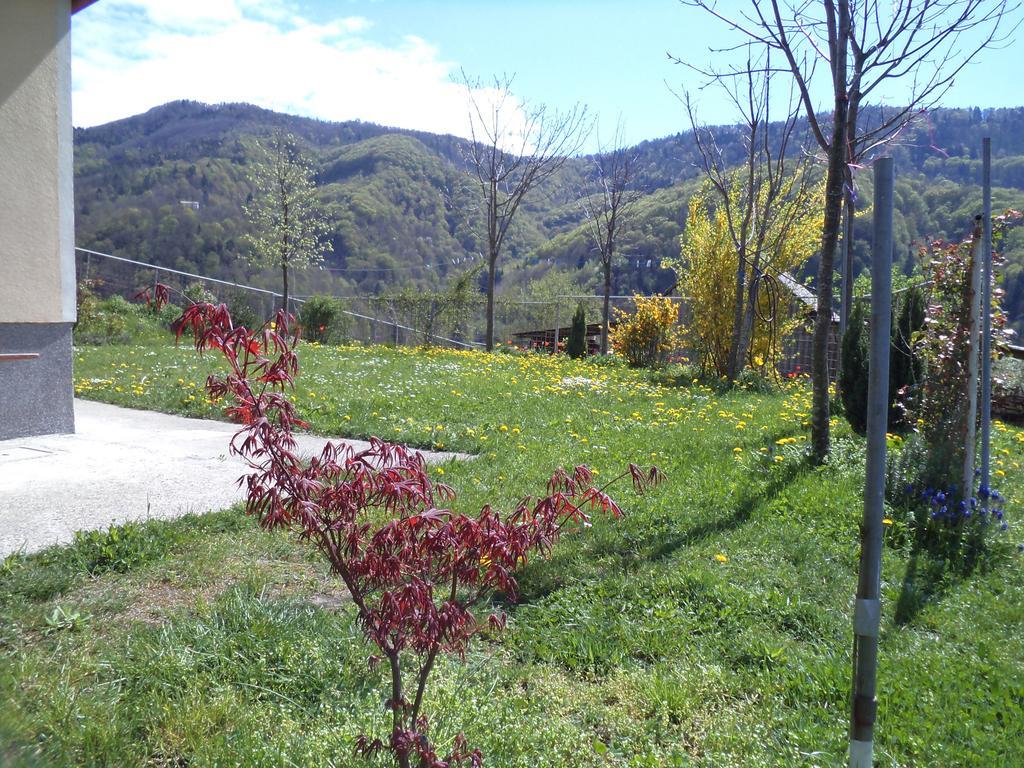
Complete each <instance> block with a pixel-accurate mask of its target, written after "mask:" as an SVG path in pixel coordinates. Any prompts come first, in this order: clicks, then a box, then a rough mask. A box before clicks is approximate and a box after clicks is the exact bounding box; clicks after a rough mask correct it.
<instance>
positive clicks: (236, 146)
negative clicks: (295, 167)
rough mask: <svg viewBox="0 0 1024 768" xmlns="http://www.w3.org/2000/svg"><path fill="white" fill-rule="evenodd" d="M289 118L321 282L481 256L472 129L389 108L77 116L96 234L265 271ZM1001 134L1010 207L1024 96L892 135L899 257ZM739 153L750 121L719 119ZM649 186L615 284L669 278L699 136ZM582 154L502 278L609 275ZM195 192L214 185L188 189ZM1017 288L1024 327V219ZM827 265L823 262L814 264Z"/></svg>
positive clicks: (959, 225)
mask: <svg viewBox="0 0 1024 768" xmlns="http://www.w3.org/2000/svg"><path fill="white" fill-rule="evenodd" d="M277 127H283V128H286V129H287V130H288V131H290V132H292V133H294V134H295V135H296V136H298V137H299V139H300V141H301V142H302V144H303V146H304V148H305V150H306V151H307V152H308V153H309V155H310V157H311V158H312V160H313V162H314V165H315V167H316V169H317V174H318V178H317V181H318V185H319V188H320V196H321V199H322V201H323V203H324V206H325V209H326V211H327V213H328V215H329V217H330V220H331V222H332V252H331V254H330V255H329V257H328V259H327V261H326V264H325V267H326V269H325V270H323V271H316V272H315V273H310V274H308V275H307V276H306V277H305V278H304V280H305V283H304V288H305V289H306V290H310V291H312V290H330V291H333V292H336V293H345V294H374V293H377V292H379V291H380V290H381V289H383V288H385V287H386V286H389V285H396V284H399V285H407V284H412V285H418V286H423V287H425V286H437V285H439V284H441V283H443V282H444V281H445V280H447V279H448V277H449V276H450V275H452V274H456V273H460V272H461V271H463V270H464V269H466V268H468V267H469V266H470V265H471V264H472V263H473V262H474V260H476V261H478V260H479V253H480V252H481V251H482V250H483V248H482V242H481V238H480V235H479V221H480V216H479V208H478V206H477V204H476V202H475V198H474V196H473V193H472V192H473V190H472V184H471V182H472V179H471V177H470V176H469V174H468V173H467V168H466V167H465V165H464V163H463V160H462V158H463V153H462V151H461V150H462V149H463V148H464V147H465V141H464V140H462V139H459V138H456V137H453V136H439V135H436V134H431V133H424V132H418V131H408V130H398V129H392V128H385V127H382V126H378V125H373V124H371V123H363V122H358V121H355V122H344V123H331V122H324V121H320V120H313V119H309V118H302V117H295V116H292V115H284V114H280V113H276V112H271V111H269V110H265V109H261V108H258V107H254V106H251V105H247V104H225V105H217V106H211V105H206V104H200V103H197V102H172V103H169V104H165V105H163V106H160V107H156V108H154V109H152V110H150V111H148V112H146V113H144V114H141V115H136V116H134V117H130V118H126V119H124V120H119V121H116V122H113V123H109V124H106V125H102V126H97V127H93V128H86V129H76V130H75V193H76V208H77V219H76V230H77V233H76V236H77V242H78V244H79V245H82V246H85V247H90V248H94V249H96V250H100V251H106V252H112V253H115V254H118V255H123V256H127V257H131V258H137V259H139V260H142V261H146V262H150V263H154V264H159V265H164V266H170V267H174V268H178V269H182V270H185V271H190V272H199V273H202V274H207V275H210V276H215V277H223V278H232V279H253V278H252V277H251V275H250V270H249V269H248V268H247V267H246V265H245V263H244V261H243V260H242V259H241V258H240V256H241V255H242V245H241V235H243V234H244V233H245V231H246V223H245V220H244V217H243V215H242V204H243V203H244V202H245V201H246V199H247V198H248V196H249V195H250V194H251V191H252V190H251V189H250V187H249V185H248V183H247V181H246V166H247V164H248V163H249V162H250V161H251V158H252V157H253V148H254V140H255V138H256V137H260V136H265V135H267V134H268V133H270V132H271V131H272V130H273V129H275V128H277ZM983 135H990V136H991V137H992V140H993V148H994V162H993V179H994V183H995V185H996V192H995V207H996V208H997V209H999V208H1001V207H1007V206H1014V207H1018V208H1020V207H1024V108H1014V109H998V110H985V111H982V110H980V109H976V108H975V109H956V110H945V109H943V110H938V111H936V112H934V113H931V114H929V115H928V116H927V119H926V120H922V121H921V122H920V123H919V124H918V126H917V127H916V128H915V129H914V130H912V131H909V132H908V133H907V134H906V135H904V136H903V137H902V138H901V143H900V145H899V146H896V147H893V148H892V154H893V155H894V157H895V158H896V165H897V172H898V181H897V208H898V211H897V221H896V225H897V236H896V241H897V252H896V255H897V259H898V261H899V262H900V263H901V264H902V266H903V267H904V269H906V270H907V271H908V272H909V271H910V269H911V268H912V267H913V261H914V256H913V254H914V252H915V247H914V244H915V243H920V242H924V241H926V240H929V239H933V238H940V237H946V238H952V237H958V236H960V235H961V234H962V233H964V232H965V231H967V230H968V229H969V227H970V222H971V219H972V217H973V216H974V215H975V213H977V212H978V211H979V210H980V188H979V186H978V184H977V179H979V178H980V159H979V155H980V146H981V137H982V136H983ZM716 136H717V138H718V141H719V144H720V145H721V146H722V147H723V149H724V151H725V153H726V155H727V157H730V158H734V159H736V160H738V159H739V158H740V157H741V154H742V144H741V142H740V137H739V134H738V132H737V131H736V129H735V128H730V127H722V128H719V129H716ZM633 151H634V152H635V154H636V158H637V166H638V168H639V169H640V184H641V187H642V189H643V191H644V197H643V199H642V200H641V202H640V203H639V205H638V207H637V211H636V214H637V215H636V217H635V226H634V227H633V228H632V230H631V231H630V232H628V233H626V234H625V237H624V238H623V241H622V253H623V254H624V258H623V259H622V260H621V262H620V264H618V265H617V266H616V269H615V291H616V292H618V293H630V292H635V291H640V292H651V291H656V290H664V289H666V288H667V287H669V286H670V285H671V284H672V283H673V282H674V277H673V275H672V273H671V272H669V271H668V270H663V269H660V266H659V265H660V261H661V259H662V258H663V257H664V256H666V255H668V254H674V253H676V252H677V251H678V248H679V237H680V235H681V233H682V231H683V225H684V223H685V222H684V219H685V213H686V204H687V201H688V199H689V196H690V195H691V194H692V193H693V191H694V190H696V189H697V188H698V186H699V183H700V174H699V170H698V164H697V160H698V156H697V154H696V147H695V145H694V142H693V141H692V137H691V136H690V135H689V134H688V133H680V134H677V135H675V136H669V137H665V138H662V139H655V140H651V141H645V142H642V143H641V144H639V145H637V146H636V147H635V148H634V149H633ZM589 170H590V163H589V162H588V159H587V158H573V159H571V160H570V161H569V162H568V163H567V164H566V165H565V167H564V168H563V170H562V172H561V173H559V174H558V175H556V176H555V177H553V178H552V179H551V180H550V182H549V183H548V184H547V186H546V187H545V188H543V189H540V190H537V193H536V194H534V195H532V196H531V197H529V198H527V201H526V203H525V204H524V208H523V210H522V211H521V214H520V216H519V218H518V221H517V224H516V226H515V230H514V232H512V234H511V238H510V240H509V242H508V246H507V250H506V256H505V258H504V260H503V263H502V264H501V278H502V279H501V282H500V284H499V290H504V291H509V290H512V289H514V288H520V289H521V288H523V287H524V286H525V285H526V284H528V282H529V281H530V280H534V279H538V278H539V277H540V276H542V275H543V274H545V273H547V272H550V271H552V270H558V271H563V272H565V273H567V274H568V275H570V276H571V277H572V278H573V279H574V280H575V281H576V282H577V283H578V284H579V286H580V288H581V289H582V290H592V289H593V288H594V284H595V283H594V281H595V280H596V274H595V271H594V269H593V266H592V265H591V264H590V263H589V262H588V258H589V256H590V255H591V244H590V243H589V241H588V240H587V238H586V233H585V231H584V229H583V228H582V227H581V226H580V225H581V214H580V211H579V207H578V205H577V203H576V200H577V199H578V195H579V190H580V188H581V187H582V186H583V183H584V181H585V179H586V175H587V174H588V173H589ZM858 183H859V186H860V198H861V200H862V201H863V207H864V208H865V212H864V213H863V214H862V215H861V216H860V217H859V221H858V229H857V239H856V242H855V255H856V258H857V263H858V266H859V267H860V268H863V267H864V266H865V265H866V263H867V259H868V255H869V252H870V250H869V249H870V240H869V238H870V222H869V216H870V213H869V212H868V211H867V210H866V208H867V203H868V202H869V201H870V174H868V173H861V174H860V175H859V180H858ZM181 201H191V202H192V203H198V209H196V208H195V206H194V205H183V204H182V202H181ZM1005 247H1006V250H1007V253H1008V256H1009V262H1010V263H1009V264H1008V266H1007V269H1006V281H1005V288H1006V291H1007V296H1006V304H1007V307H1008V309H1009V310H1010V315H1011V318H1012V319H1013V321H1014V323H1015V324H1017V325H1018V326H1019V327H1021V330H1024V232H1014V233H1013V234H1012V235H1011V236H1010V237H1009V238H1008V239H1007V242H1006V244H1005ZM812 270H813V265H810V267H809V272H808V275H806V276H804V277H807V276H809V275H810V274H812Z"/></svg>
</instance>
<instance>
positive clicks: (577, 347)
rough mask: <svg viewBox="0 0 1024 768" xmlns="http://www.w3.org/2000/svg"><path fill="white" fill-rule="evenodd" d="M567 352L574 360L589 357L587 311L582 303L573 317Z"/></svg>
mask: <svg viewBox="0 0 1024 768" xmlns="http://www.w3.org/2000/svg"><path fill="white" fill-rule="evenodd" d="M565 351H566V352H567V353H568V354H569V357H571V358H574V359H579V358H581V357H586V356H587V310H586V309H585V308H584V306H583V302H582V301H581V302H580V303H579V304H577V305H576V314H574V315H573V316H572V327H571V328H570V329H569V343H568V344H567V345H566V348H565Z"/></svg>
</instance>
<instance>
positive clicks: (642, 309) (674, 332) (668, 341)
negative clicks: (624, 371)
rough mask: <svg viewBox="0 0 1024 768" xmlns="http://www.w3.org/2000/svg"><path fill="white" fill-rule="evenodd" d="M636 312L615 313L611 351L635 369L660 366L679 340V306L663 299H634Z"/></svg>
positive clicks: (657, 297) (662, 297)
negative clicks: (623, 358)
mask: <svg viewBox="0 0 1024 768" xmlns="http://www.w3.org/2000/svg"><path fill="white" fill-rule="evenodd" d="M633 301H634V303H635V304H636V312H633V313H629V312H625V311H623V310H621V309H616V310H615V320H616V322H615V325H614V327H613V328H612V329H611V343H612V349H614V350H615V351H616V352H617V353H618V354H620V355H622V356H623V357H625V358H626V360H627V361H628V362H629V364H630V365H632V366H633V367H635V368H651V367H654V366H656V365H661V364H662V363H664V362H665V361H666V360H667V359H668V355H669V353H670V352H672V351H673V350H674V349H677V348H678V347H679V346H680V345H681V344H682V340H683V331H682V329H681V328H679V327H678V325H677V323H678V321H679V305H678V304H676V303H675V302H674V301H672V299H670V298H668V297H666V296H634V297H633Z"/></svg>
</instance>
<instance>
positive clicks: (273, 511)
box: [178, 304, 662, 768]
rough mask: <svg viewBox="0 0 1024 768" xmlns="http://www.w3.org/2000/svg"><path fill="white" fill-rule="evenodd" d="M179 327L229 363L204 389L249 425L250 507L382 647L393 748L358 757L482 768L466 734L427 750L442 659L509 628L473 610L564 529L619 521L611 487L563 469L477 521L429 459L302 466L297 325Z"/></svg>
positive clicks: (640, 479) (655, 477)
mask: <svg viewBox="0 0 1024 768" xmlns="http://www.w3.org/2000/svg"><path fill="white" fill-rule="evenodd" d="M178 328H179V330H178V334H179V337H180V335H181V333H183V332H185V330H186V329H189V330H191V332H192V335H193V337H194V339H195V345H196V349H197V350H199V351H200V352H202V351H204V350H210V349H216V350H219V351H220V352H221V353H222V354H223V355H224V358H225V359H226V360H227V363H228V370H227V373H226V374H225V375H223V376H210V378H209V379H208V380H207V384H206V387H207V391H208V393H209V395H210V396H211V397H212V398H214V399H216V400H220V399H226V400H228V401H229V405H228V408H227V413H228V415H229V416H231V417H232V418H234V419H237V420H238V421H239V422H241V425H242V426H241V428H240V429H239V431H238V432H237V434H236V435H235V436H234V438H233V439H232V441H231V451H232V453H234V454H236V455H239V456H241V457H243V458H244V459H245V460H246V461H247V462H248V464H249V466H250V468H251V472H250V473H249V474H248V475H247V476H246V477H244V478H243V479H241V480H240V481H239V482H240V483H243V482H244V484H245V486H246V490H247V502H246V510H247V512H248V513H249V514H251V515H253V516H255V517H256V518H257V519H258V520H259V523H260V525H262V526H263V527H265V528H289V529H292V530H294V531H296V532H297V533H298V535H299V537H300V538H301V539H303V540H306V541H309V542H311V543H312V544H313V545H315V546H316V547H317V549H319V550H320V552H322V553H323V555H324V556H325V557H326V558H327V561H328V562H329V564H330V567H331V570H332V571H333V572H334V573H335V574H337V576H338V577H340V578H341V580H342V581H343V582H344V583H345V586H346V587H347V588H348V591H349V593H350V594H351V597H352V602H353V603H354V605H355V608H356V610H357V614H358V621H359V624H360V626H361V627H362V629H363V632H364V633H365V635H366V637H367V638H368V639H369V640H370V641H371V642H372V643H373V644H374V645H376V646H377V648H378V649H379V653H380V655H379V656H374V657H372V658H371V660H370V661H371V665H372V666H375V665H376V664H377V663H379V662H381V661H384V662H386V663H387V667H388V669H389V671H390V676H391V697H390V699H389V700H388V702H387V706H388V707H389V708H390V710H391V711H392V714H393V720H392V728H391V734H390V738H389V739H388V740H387V742H386V744H385V743H384V742H383V741H381V740H380V739H371V738H369V737H367V736H361V737H360V738H359V742H358V750H359V751H360V752H362V753H364V754H370V753H373V752H374V751H377V750H380V749H385V748H386V749H388V750H390V751H391V753H392V754H393V755H394V758H395V760H396V762H397V764H398V766H400V768H410V767H411V766H414V765H415V766H419V767H420V768H445V767H446V766H461V765H470V766H479V765H481V764H482V756H481V753H480V751H479V750H478V749H470V748H469V747H468V745H467V744H466V740H465V738H464V737H463V736H462V735H461V734H460V735H459V736H458V737H457V738H456V739H455V741H454V744H453V746H452V749H451V751H450V752H449V754H447V755H446V756H445V757H443V758H442V757H440V756H439V755H438V753H437V752H436V750H435V747H434V745H433V744H432V743H431V741H430V738H429V736H428V730H429V724H428V720H427V717H426V716H425V715H424V713H423V711H422V708H423V699H424V692H425V690H426V685H427V680H428V678H429V676H430V672H431V669H432V668H433V666H434V662H435V660H436V659H437V655H438V654H439V653H441V652H442V651H443V652H445V653H452V654H456V655H459V656H461V655H463V654H464V653H465V650H466V647H467V644H468V643H469V641H470V639H471V638H472V637H473V636H474V635H476V634H477V633H478V632H480V631H481V630H482V629H483V628H484V627H486V626H488V625H490V626H492V627H494V628H501V627H502V626H504V621H505V617H504V615H503V614H501V613H490V614H489V616H488V617H487V619H486V620H482V616H480V615H479V614H478V612H477V610H475V609H478V608H480V607H481V606H482V605H483V604H484V603H485V601H486V600H487V598H488V597H489V596H490V595H491V594H493V593H494V592H496V591H500V592H502V593H503V594H504V595H505V596H507V597H508V598H509V599H511V600H515V599H516V595H517V584H516V579H515V573H516V571H518V570H519V569H520V568H522V567H523V565H524V564H525V563H526V562H527V560H528V558H529V557H530V555H531V554H535V553H536V554H539V555H541V556H545V555H547V554H548V553H549V552H550V551H551V547H552V546H553V545H554V544H555V542H556V541H558V538H559V537H560V535H561V534H562V533H563V531H565V530H567V528H570V527H576V526H581V525H582V526H585V525H587V524H588V523H589V516H588V514H587V512H586V511H585V510H593V509H598V510H601V511H603V512H609V513H611V514H612V515H615V516H619V515H621V510H620V509H619V507H618V505H617V504H616V503H615V502H614V501H613V500H612V499H611V498H610V497H609V496H608V495H607V494H606V493H605V492H604V491H605V488H607V485H605V486H604V487H602V488H598V487H596V486H595V485H594V476H593V473H592V472H591V471H590V470H589V469H587V468H586V467H576V468H575V469H574V470H573V471H571V472H569V471H566V470H563V469H559V470H558V471H557V472H555V474H554V475H553V476H552V478H551V481H550V482H549V483H548V487H547V493H546V495H544V496H542V497H541V498H536V499H534V498H526V499H524V500H522V501H521V502H519V504H517V505H516V507H515V508H514V509H513V510H512V511H511V512H510V513H508V514H500V513H499V512H497V511H495V510H494V509H492V508H491V507H490V506H485V507H484V508H483V509H482V510H481V511H480V514H479V515H477V516H475V517H469V516H467V515H463V514H455V513H453V512H452V511H451V510H449V509H447V508H446V507H445V504H447V503H449V502H451V501H452V500H453V499H454V498H455V493H454V491H453V490H452V489H451V488H450V487H448V486H447V485H444V484H441V483H434V482H433V481H431V479H430V477H429V475H428V474H427V468H426V464H425V462H424V460H423V457H422V455H421V454H419V453H418V452H415V451H411V450H408V449H406V448H404V447H403V446H400V445H392V444H389V443H386V442H383V441H381V440H378V439H373V440H371V441H370V447H369V448H367V449H365V450H361V451H356V450H353V449H352V448H351V447H350V446H346V445H339V444H336V443H328V444H327V445H326V446H325V447H324V449H323V451H322V452H321V453H320V455H318V456H314V457H313V458H311V459H309V460H303V459H302V458H300V457H299V455H298V454H297V453H296V442H295V438H294V435H293V431H294V430H295V428H297V427H305V426H306V424H304V423H303V422H302V421H301V420H300V419H299V418H298V416H297V413H296V409H295V406H294V404H293V403H292V402H291V401H290V400H289V399H288V398H287V397H286V396H285V390H286V389H287V388H288V387H289V386H290V385H292V383H293V382H294V379H295V377H296V375H297V373H298V367H299V366H298V361H297V359H296V356H295V351H294V348H295V344H296V342H297V341H298V330H297V326H296V325H295V323H294V319H293V318H292V317H290V316H288V315H286V314H284V313H283V312H279V313H278V315H277V318H276V321H275V322H274V323H271V324H267V325H265V326H264V327H262V328H260V329H258V330H255V331H250V330H248V329H246V328H244V327H235V326H233V325H232V322H231V317H230V315H229V313H228V310H227V308H226V307H225V306H223V305H221V306H216V307H215V306H213V305H211V304H195V305H193V306H191V307H189V308H188V309H186V310H185V312H184V314H183V315H182V317H181V320H180V321H179V323H178ZM626 475H630V476H631V477H632V480H633V485H634V487H635V489H636V490H637V492H638V493H643V492H644V491H646V490H647V489H649V488H650V487H652V486H654V485H656V484H657V483H658V482H659V481H660V480H661V478H662V475H661V473H660V472H659V471H658V469H657V468H655V467H652V468H650V469H648V470H642V469H641V468H639V467H637V466H636V465H630V467H629V470H628V471H627V472H624V473H623V475H621V477H625V476H626ZM616 479H619V478H616ZM612 482H614V481H612ZM482 610H483V612H484V613H487V610H486V609H482Z"/></svg>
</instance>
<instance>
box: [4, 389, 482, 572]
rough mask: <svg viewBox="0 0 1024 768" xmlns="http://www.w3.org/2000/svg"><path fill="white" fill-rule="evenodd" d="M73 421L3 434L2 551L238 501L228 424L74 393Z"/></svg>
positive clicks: (315, 446) (307, 441)
mask: <svg viewBox="0 0 1024 768" xmlns="http://www.w3.org/2000/svg"><path fill="white" fill-rule="evenodd" d="M75 425H76V430H77V431H76V433H75V434H73V435H46V436H42V437H28V438H19V439H15V440H0V558H3V557H5V556H6V555H8V554H10V553H11V552H15V551H17V550H19V549H21V550H24V551H25V552H33V551H36V550H39V549H43V548H44V547H46V546H48V545H50V544H54V543H58V542H66V541H70V540H71V539H72V538H74V532H75V531H78V530H85V529H93V528H106V527H107V526H109V525H112V524H115V523H122V522H125V521H127V520H144V519H147V518H150V517H160V518H169V517H176V516H178V515H183V514H186V513H188V512H208V511H210V510H218V509H224V508H226V507H229V506H231V505H232V504H234V503H235V502H237V501H240V500H241V499H242V491H241V490H240V489H239V488H238V486H237V485H236V481H237V480H238V478H239V476H240V475H241V474H242V473H243V472H244V471H245V464H244V462H243V461H242V460H241V459H239V458H237V457H231V456H228V441H229V440H230V438H231V436H232V435H233V434H234V433H235V431H236V430H237V427H236V426H235V425H233V424H227V423H224V422H219V421H208V420H205V419H187V418H184V417H182V416H170V415H168V414H164V413H156V412H154V411H138V410H133V409H130V408H120V407H118V406H115V405H106V404H104V403H95V402H91V401H87V400H76V401H75ZM325 442H326V439H325V438H322V437H315V436H312V435H301V436H300V437H299V449H300V452H301V453H304V454H307V455H309V454H313V453H319V452H320V450H321V449H322V448H323V445H324V443H325ZM345 442H347V443H349V444H350V445H353V446H355V447H356V448H357V449H358V448H365V447H366V446H367V443H364V442H361V441H357V440H346V441H345ZM424 457H425V458H426V459H427V461H429V462H432V463H438V462H442V461H447V460H448V459H452V458H457V459H462V458H468V457H467V456H466V455H464V454H455V453H431V452H427V451H424Z"/></svg>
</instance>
